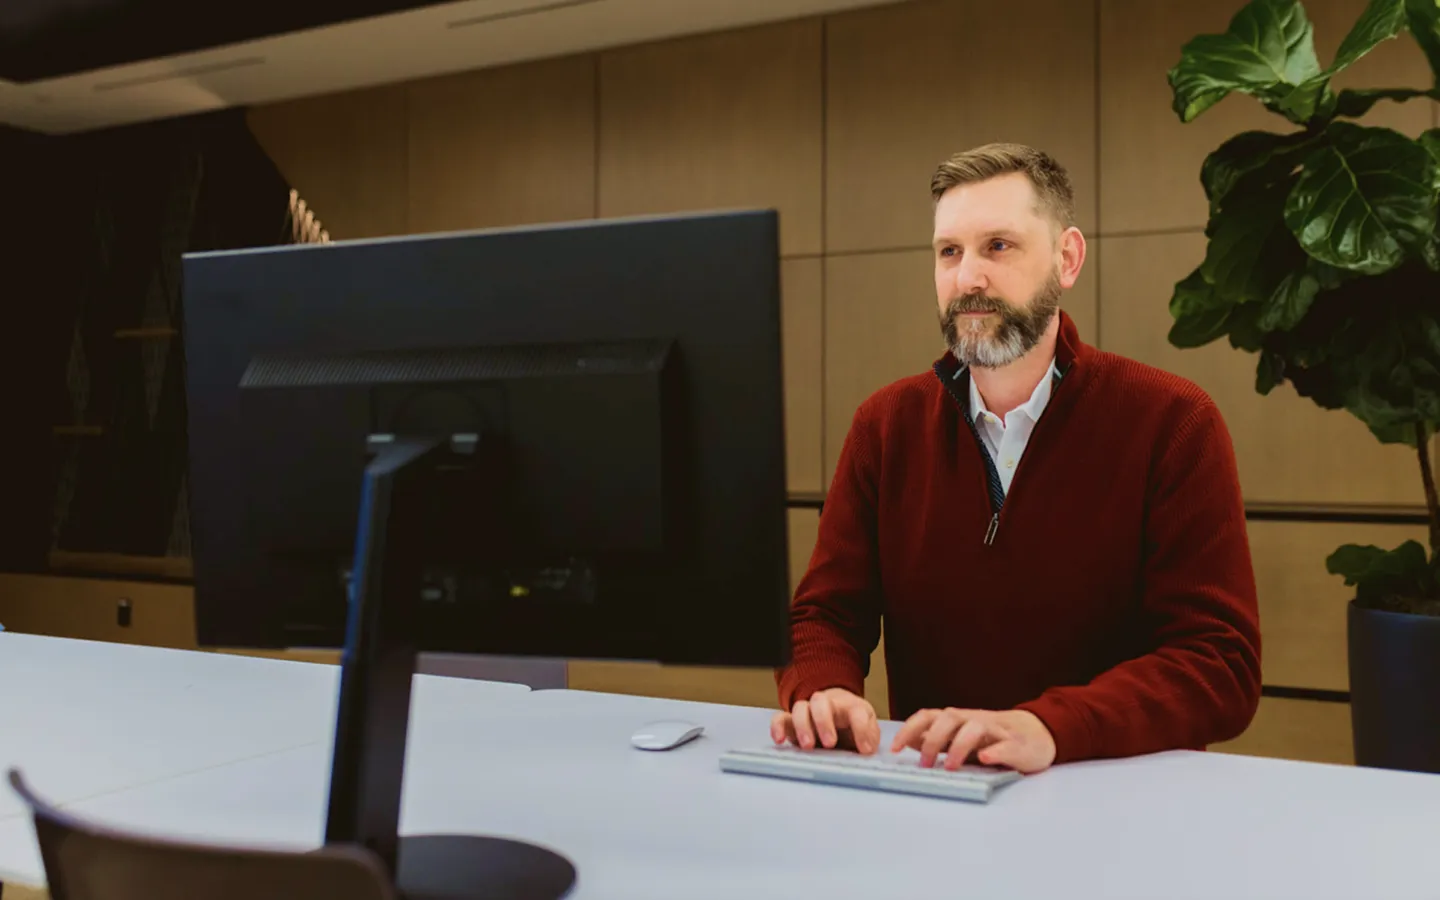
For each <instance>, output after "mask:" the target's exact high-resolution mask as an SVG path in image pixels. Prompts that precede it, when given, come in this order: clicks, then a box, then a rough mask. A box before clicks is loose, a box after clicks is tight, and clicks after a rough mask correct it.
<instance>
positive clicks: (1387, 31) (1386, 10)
mask: <svg viewBox="0 0 1440 900" xmlns="http://www.w3.org/2000/svg"><path fill="white" fill-rule="evenodd" d="M1404 27H1405V3H1404V0H1370V5H1369V6H1367V7H1366V8H1365V11H1364V12H1363V13H1361V14H1360V18H1359V19H1356V20H1355V24H1354V25H1352V26H1351V27H1350V33H1349V34H1347V35H1345V39H1344V40H1343V41H1341V42H1340V49H1339V50H1337V51H1335V59H1334V60H1333V61H1332V62H1331V63H1330V67H1329V68H1328V69H1326V72H1328V73H1329V74H1331V75H1333V74H1335V73H1336V72H1338V71H1340V70H1341V69H1343V68H1345V67H1346V66H1349V65H1351V64H1353V63H1354V62H1355V61H1356V60H1358V59H1359V58H1360V57H1362V56H1364V55H1365V54H1367V53H1369V52H1370V51H1371V50H1374V49H1375V47H1376V46H1377V45H1379V44H1380V43H1381V42H1382V41H1387V40H1389V39H1391V38H1393V37H1395V35H1397V34H1399V33H1400V29H1402V28H1404Z"/></svg>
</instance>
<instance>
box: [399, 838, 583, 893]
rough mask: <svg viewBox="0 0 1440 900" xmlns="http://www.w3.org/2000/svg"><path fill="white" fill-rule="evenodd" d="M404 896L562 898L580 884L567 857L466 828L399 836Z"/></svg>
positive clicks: (531, 845)
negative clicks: (461, 831)
mask: <svg viewBox="0 0 1440 900" xmlns="http://www.w3.org/2000/svg"><path fill="white" fill-rule="evenodd" d="M395 881H396V889H397V890H398V891H399V892H400V896H402V897H404V898H405V900H482V898H483V900H541V898H544V900H559V898H561V897H564V896H566V895H567V894H569V893H570V891H571V889H572V888H573V887H574V885H575V867H574V866H573V865H572V864H571V863H570V861H569V860H568V859H566V858H565V857H563V856H561V855H560V854H558V853H555V852H554V851H552V850H547V849H545V848H544V847H540V846H537V845H535V844H528V843H525V842H524V841H515V840H510V839H508V838H498V837H477V836H472V835H464V834H454V835H452V834H434V835H415V836H414V837H402V838H400V871H399V874H398V876H397V877H396V879H395Z"/></svg>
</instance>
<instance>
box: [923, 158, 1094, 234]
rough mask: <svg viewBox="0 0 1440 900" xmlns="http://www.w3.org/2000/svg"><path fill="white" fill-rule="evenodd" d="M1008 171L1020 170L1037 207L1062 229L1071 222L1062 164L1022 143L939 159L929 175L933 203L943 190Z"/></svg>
mask: <svg viewBox="0 0 1440 900" xmlns="http://www.w3.org/2000/svg"><path fill="white" fill-rule="evenodd" d="M1011 172H1024V173H1025V176H1026V177H1027V178H1029V179H1030V184H1031V185H1033V186H1034V188H1035V195H1036V197H1038V198H1039V200H1040V206H1041V208H1042V209H1043V210H1044V211H1046V212H1048V213H1049V214H1050V215H1051V216H1052V217H1053V218H1054V220H1055V221H1056V222H1057V223H1058V224H1059V226H1060V229H1061V230H1064V229H1066V228H1069V227H1070V226H1071V225H1074V224H1075V191H1074V189H1073V188H1071V186H1070V176H1069V175H1068V174H1066V172H1065V167H1064V166H1062V165H1060V164H1059V163H1058V162H1056V161H1055V160H1054V158H1053V157H1051V156H1050V154H1048V153H1046V152H1044V151H1043V150H1036V149H1035V148H1034V147H1027V146H1025V145H1024V144H984V145H982V146H979V147H975V148H972V149H970V150H965V151H963V152H961V153H957V154H955V155H954V156H952V157H950V158H949V159H947V160H945V161H944V162H942V163H941V164H940V165H939V167H938V168H936V169H935V174H934V175H933V176H931V178H930V194H931V196H932V197H933V199H934V200H935V202H936V203H938V202H940V198H941V197H942V196H944V194H945V192H946V191H948V190H950V189H951V188H953V187H956V186H958V185H962V184H974V183H976V182H979V181H986V180H988V179H991V178H995V177H996V176H999V175H1008V174H1010V173H1011Z"/></svg>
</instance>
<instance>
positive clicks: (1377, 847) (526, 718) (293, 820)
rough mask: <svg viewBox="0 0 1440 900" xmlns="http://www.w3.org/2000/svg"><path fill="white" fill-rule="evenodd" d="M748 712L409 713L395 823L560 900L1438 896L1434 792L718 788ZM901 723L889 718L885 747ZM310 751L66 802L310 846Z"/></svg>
mask: <svg viewBox="0 0 1440 900" xmlns="http://www.w3.org/2000/svg"><path fill="white" fill-rule="evenodd" d="M437 711H438V710H437ZM673 716H681V717H688V718H692V719H695V720H697V721H699V722H701V723H703V724H704V725H705V726H706V728H707V735H706V736H705V737H703V738H701V739H699V740H697V741H695V742H693V743H691V744H689V745H686V746H685V747H683V748H680V749H678V750H674V751H670V752H666V753H646V752H644V751H638V750H634V749H632V748H631V747H630V746H629V744H628V737H629V734H630V733H631V731H633V730H634V729H635V728H636V727H637V726H639V725H641V724H643V723H645V722H647V721H650V720H652V719H656V718H668V717H673ZM768 717H769V713H768V712H767V711H766V710H762V709H748V708H741V707H726V706H715V705H708V704H698V703H684V702H678V701H666V700H657V699H650V698H640V697H625V696H617V695H605V694H589V693H584V692H578V691H537V692H534V693H530V694H527V695H523V696H522V697H519V698H517V699H516V700H515V702H510V701H505V702H499V703H482V702H475V703H473V704H471V705H469V706H460V705H450V706H447V707H446V709H445V713H444V714H443V715H433V716H432V715H431V714H430V711H429V710H424V711H421V713H420V714H419V715H418V716H416V717H415V719H414V722H415V724H414V730H413V731H412V734H411V743H410V753H409V760H408V767H407V781H406V787H405V799H404V808H403V822H402V830H403V831H404V832H406V833H420V832H434V831H446V830H452V831H468V832H478V833H489V834H503V835H509V836H517V837H521V838H525V839H529V840H533V841H536V842H539V843H542V844H545V845H548V846H550V847H553V848H555V849H557V850H560V851H561V852H563V853H565V854H566V855H567V856H569V857H570V858H571V859H572V860H574V861H575V863H576V865H577V867H578V869H579V873H580V880H579V884H578V886H577V889H576V891H575V893H574V895H573V896H574V897H575V898H577V900H595V898H605V900H647V898H656V900H659V898H665V900H673V898H676V897H684V898H686V900H692V898H696V900H700V898H712V897H713V898H726V900H730V898H738V897H747V898H748V897H777V898H787V900H789V898H794V897H808V896H829V897H867V898H868V897H908V896H944V897H958V896H967V897H1005V898H1026V897H1047V898H1048V897H1060V896H1063V897H1095V898H1106V900H1110V898H1145V900H1153V898H1155V897H1166V898H1180V900H1185V898H1197V900H1198V898H1205V900H1212V898H1216V897H1224V898H1233V900H1248V898H1255V900H1261V898H1263V900H1283V898H1292V897H1293V898H1307V900H1328V898H1336V900H1340V898H1344V900H1354V898H1385V900H1409V898H1426V900H1433V898H1435V897H1436V895H1437V885H1440V853H1436V852H1435V847H1436V846H1437V840H1440V812H1437V811H1440V777H1435V776H1426V775H1416V774H1408V773H1395V772H1384V771H1378V770H1365V769H1356V768H1349V767H1332V766H1320V765H1311V764H1303V763H1289V762H1281V761H1275V760H1265V759H1255V758H1246V757H1238V756H1227V755H1222V754H1213V753H1211V754H1206V753H1169V754H1160V755H1157V756H1152V757H1145V758H1140V759H1131V760H1123V761H1105V762H1093V763H1084V764H1076V765H1070V766H1062V767H1058V768H1055V769H1052V770H1051V771H1049V772H1047V773H1045V774H1043V775H1040V776H1036V777H1033V778H1030V779H1027V780H1025V781H1022V782H1021V783H1019V784H1015V785H1012V786H1010V787H1008V788H1006V789H1005V790H1004V791H1003V792H1002V793H1001V794H1000V795H999V796H998V797H997V798H996V799H995V800H994V801H993V802H992V803H991V804H989V805H988V806H978V805H972V804H965V803H956V802H947V801H937V800H929V799H925V798H918V797H903V796H893V795H885V794H878V793H869V792H865V791H859V790H847V789H840V788H830V787H823V786H813V785H806V784H799V783H789V782H781V781H775V780H771V779H762V778H755V777H750V776H740V775H729V774H725V773H722V772H720V771H719V770H718V768H717V761H716V760H717V757H718V755H719V753H720V752H721V751H722V750H723V749H725V748H727V747H730V746H734V745H746V744H754V743H756V742H757V741H762V742H763V741H764V740H767V727H766V723H767V720H768ZM897 727H898V725H897V724H896V723H887V724H886V726H885V728H884V731H885V733H886V736H887V738H888V737H889V736H890V735H892V734H893V732H894V729H895V728H897ZM328 749H329V748H328V744H326V743H323V742H322V743H316V744H312V745H308V746H305V747H299V748H295V749H292V750H288V751H283V752H278V753H273V754H270V755H268V756H264V757H260V758H255V759H249V760H242V761H238V762H235V763H232V764H228V765H223V766H218V767H213V768H210V769H207V770H205V771H201V772H195V773H192V774H187V775H181V776H179V777H175V778H172V779H168V780H164V781H159V782H156V783H152V784H149V785H145V786H140V787H136V788H133V789H130V790H123V791H117V792H115V793H111V794H107V795H105V796H101V797H95V798H92V799H89V800H85V801H82V802H78V803H74V804H71V808H72V809H73V810H74V811H76V812H77V813H80V814H82V815H87V816H93V817H95V818H97V819H100V820H102V821H105V822H109V823H111V824H116V825H120V826H124V827H129V828H133V829H139V830H144V831H151V832H155V833H160V834H167V835H174V836H181V837H190V838H197V837H198V838H202V839H215V840H227V841H242V842H252V843H253V842H259V843H265V844H278V845H281V846H289V847H295V848H309V847H313V846H316V845H317V844H318V843H319V841H320V835H321V834H322V828H323V817H324V807H325V803H324V801H325V787H326V782H327V771H328V764H329V757H328ZM38 787H39V788H40V789H42V790H44V789H45V787H46V785H45V784H43V783H42V784H39V785H38ZM22 824H23V823H22V822H20V821H12V822H0V878H4V879H6V880H14V881H16V882H20V883H30V884H35V883H39V882H40V880H41V878H42V874H43V873H42V869H41V867H40V862H39V859H38V855H37V854H36V852H35V850H34V840H33V835H31V834H30V833H29V829H28V827H25V828H21V827H20V826H21V825H22Z"/></svg>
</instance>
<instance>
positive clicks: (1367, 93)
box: [1335, 88, 1436, 118]
mask: <svg viewBox="0 0 1440 900" xmlns="http://www.w3.org/2000/svg"><path fill="white" fill-rule="evenodd" d="M1416 97H1436V92H1435V91H1433V90H1430V91H1421V90H1415V89H1413V88H1361V89H1351V88H1347V89H1345V90H1343V91H1341V92H1340V93H1339V94H1338V95H1336V97H1335V115H1337V116H1350V117H1351V118H1359V117H1360V116H1363V115H1365V114H1366V113H1367V112H1369V111H1370V107H1372V106H1374V105H1375V104H1376V103H1378V102H1379V101H1381V100H1394V101H1395V102H1397V103H1403V102H1405V101H1406V100H1414V99H1415V98H1416Z"/></svg>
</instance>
